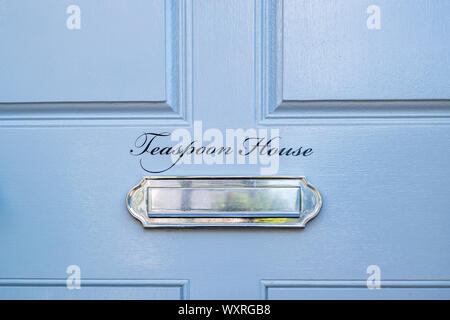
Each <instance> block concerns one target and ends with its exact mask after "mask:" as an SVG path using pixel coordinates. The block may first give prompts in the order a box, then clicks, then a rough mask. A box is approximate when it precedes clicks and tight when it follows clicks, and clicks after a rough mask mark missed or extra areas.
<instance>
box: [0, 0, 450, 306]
mask: <svg viewBox="0 0 450 320" xmlns="http://www.w3.org/2000/svg"><path fill="white" fill-rule="evenodd" d="M449 13H450V2H449V1H447V0H433V1H432V0H414V1H406V0H398V1H388V0H367V1H366V0H363V1H361V0H354V1H347V0H345V1H344V0H335V1H326V0H323V1H322V0H321V1H312V0H311V1H309V0H284V1H283V0H256V1H255V0H226V1H225V0H165V1H163V0H151V1H149V0H131V1H119V0H114V1H113V0H108V1H107V0H60V1H51V0H42V1H32V0H2V1H0V39H1V41H0V150H1V157H0V257H1V258H0V259H1V263H0V298H3V299H11V298H19V299H79V298H81V299H89V298H100V299H109V298H132V299H227V298H232V299H315V298H325V299H328V298H338V299H340V298H342V299H348V298H359V299H380V298H381V299H390V298H402V299H403V298H405V299H407V298H446V299H449V298H450V250H449V246H450V233H449V232H448V230H449V229H450V214H449V213H450V209H449V208H450V192H449V191H450V166H449V159H450V128H449V117H450V100H449V99H450V55H449V52H450V42H449V38H448V35H449V33H450V23H449V19H448V16H449ZM240 139H241V140H240ZM242 139H243V140H242ZM212 146H213V147H214V148H216V149H215V151H214V152H213V151H212V149H210V147H212ZM219 147H222V148H223V149H221V150H222V152H221V153H219V152H218V150H219ZM186 148H188V149H186ZM176 150H178V151H176ZM185 150H187V151H185ZM208 150H209V151H208ZM240 151H243V152H240ZM147 176H150V177H159V178H161V177H168V176H170V177H174V178H173V179H175V180H176V179H179V177H184V178H185V179H187V178H189V177H199V176H200V177H203V176H206V177H216V178H220V179H222V180H220V179H219V180H220V181H225V182H226V183H228V186H233V183H231V182H229V181H232V178H229V179H228V178H226V177H231V176H234V177H236V176H238V177H241V179H242V177H244V178H245V177H253V179H255V180H258V178H261V177H269V178H268V179H271V178H277V177H306V179H307V181H308V183H311V185H314V187H316V188H317V189H318V190H319V191H320V194H321V196H322V201H323V203H322V208H321V211H320V213H319V214H318V215H317V216H316V217H315V218H314V219H313V220H311V221H309V222H308V224H307V225H306V227H305V228H296V227H294V228H290V227H288V228H283V227H281V228H280V227H271V226H267V227H259V226H256V227H238V228H235V227H233V226H231V227H230V226H224V227H217V226H208V225H205V226H200V227H197V228H189V227H188V228H186V227H184V226H178V227H175V228H174V227H169V228H166V227H161V228H151V227H150V228H145V227H144V226H143V225H142V223H141V222H142V221H139V220H137V219H136V218H135V216H133V215H131V214H130V213H129V211H128V209H127V205H126V203H125V199H126V196H127V194H128V192H129V191H130V190H131V189H132V188H133V186H136V185H138V184H139V182H140V181H141V180H142V179H143V178H144V177H147ZM177 181H178V180H177ZM258 181H259V180H258ZM305 181H306V180H305ZM255 185H256V184H255ZM260 189H262V188H260ZM260 189H258V188H256V189H254V190H255V194H256V195H255V197H257V196H259V197H260V198H255V197H253V196H252V197H253V198H252V199H253V200H254V199H257V201H256V200H255V201H254V202H252V203H253V204H252V208H253V209H254V208H258V205H259V204H261V203H265V202H264V201H266V200H267V199H268V198H269V197H270V196H269V193H268V192H266V191H267V190H266V191H264V192H266V193H264V192H262V191H261V190H260ZM164 190H165V191H164ZM164 190H162V189H161V190H159V191H160V192H165V193H164V194H165V197H164V198H161V197H158V193H155V194H152V199H153V200H152V201H153V202H152V203H151V206H153V207H152V208H157V209H158V208H159V209H161V208H162V209H161V210H163V209H164V210H166V211H167V210H169V211H170V210H174V211H177V210H178V211H180V212H181V213H179V214H181V215H182V214H183V212H184V211H183V210H185V209H186V208H185V207H177V205H176V203H177V200H176V199H175V198H176V195H180V194H179V193H178V194H177V193H173V194H172V193H171V192H172V191H170V190H171V189H170V190H167V189H164ZM202 190H203V191H201V192H200V191H198V190H196V191H195V192H192V193H189V192H184V193H182V195H183V197H184V199H183V201H187V203H189V204H190V208H197V209H199V208H200V209H202V210H203V209H204V208H205V206H209V207H208V208H209V209H210V211H214V210H217V208H219V206H220V205H221V204H217V203H212V202H207V199H206V200H205V198H207V197H205V196H204V195H205V194H207V195H208V196H210V195H211V194H212V193H211V190H213V188H210V187H208V185H207V186H206V187H203V189H202ZM214 190H216V191H214V192H216V193H215V194H216V195H217V196H218V197H220V196H221V195H222V196H223V195H224V193H223V192H222V191H217V188H216V189H214ZM252 190H253V189H252ZM157 191H158V190H157ZM260 191H261V192H260ZM202 192H205V193H202ZM208 192H209V193H208ZM245 192H247V193H245V194H244V195H246V196H249V195H253V193H252V192H253V191H252V192H248V191H245ZM153 195H154V197H153ZM229 195H230V197H232V198H233V199H242V197H241V196H242V194H237V195H236V194H233V193H229ZM270 195H272V197H273V194H272V193H270ZM275 195H276V197H273V198H274V199H275V198H276V199H278V200H277V202H276V205H275V207H272V209H273V208H275V209H273V210H272V211H271V212H269V213H267V216H266V217H265V218H262V219H263V220H260V221H264V222H267V221H269V222H270V221H281V220H270V219H277V218H273V217H275V216H276V215H277V214H279V213H280V212H281V211H283V210H284V211H286V212H287V211H289V212H291V211H295V210H298V208H297V207H295V206H291V205H290V204H289V201H290V200H292V197H291V196H290V195H291V191H290V189H289V190H288V189H287V188H286V190H284V189H283V188H281V189H280V188H279V189H277V192H276V193H275ZM292 196H294V195H293V194H292ZM239 197H241V198H239ZM160 199H166V200H165V201H161V202H158V200H160ZM223 199H225V200H223ZM223 199H222V200H223V201H225V202H226V201H228V200H229V198H228V196H227V197H223ZM227 199H228V200H227ZM276 199H275V200H276ZM253 200H252V201H253ZM237 201H241V203H242V206H238V207H239V208H238V211H239V210H241V211H242V210H244V209H245V210H246V209H248V207H245V205H247V204H248V202H246V201H244V200H237ZM205 203H206V204H205ZM145 205H149V206H150V203H149V202H148V201H147V203H146V204H145ZM225 205H226V203H225ZM195 206H196V207H195ZM241 207H242V208H244V209H242V208H241ZM277 208H278V209H277ZM200 209H199V210H200ZM253 209H252V210H253ZM229 210H232V209H229ZM245 210H244V211H245ZM254 210H257V209H254ZM258 210H259V209H258ZM178 211H177V212H178ZM284 211H283V212H284ZM271 214H273V216H271ZM181 219H184V218H183V216H181ZM264 219H266V220H264ZM267 219H269V220H267ZM205 221H206V220H205ZM208 221H209V220H208ZM233 221H234V220H230V222H229V223H230V224H231V225H232V224H233V223H234V222H233ZM283 221H284V220H283ZM181 222H183V221H182V220H181Z"/></svg>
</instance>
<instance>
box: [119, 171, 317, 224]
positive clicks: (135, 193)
mask: <svg viewBox="0 0 450 320" xmlns="http://www.w3.org/2000/svg"><path fill="white" fill-rule="evenodd" d="M321 207H322V198H321V196H320V193H319V191H318V190H317V189H316V188H314V187H313V186H312V185H311V184H309V183H308V182H307V181H306V179H305V178H304V177H145V178H143V179H142V181H141V183H140V184H139V185H137V186H135V187H134V188H132V189H131V190H130V192H129V193H128V195H127V208H128V211H129V212H130V213H131V215H132V216H133V217H135V218H136V219H138V220H139V221H141V223H142V225H143V226H144V227H165V228H168V227H169V228H170V227H172V228H185V227H191V228H197V227H297V228H303V227H305V225H306V223H307V222H308V221H310V220H311V219H312V218H314V217H315V216H316V215H317V214H318V213H319V211H320V208H321Z"/></svg>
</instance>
